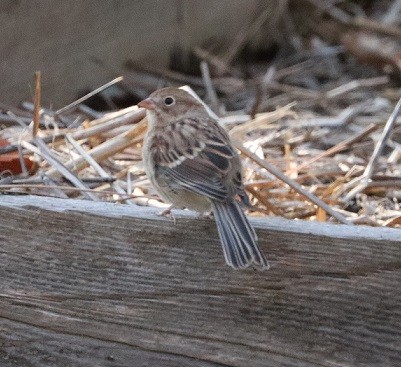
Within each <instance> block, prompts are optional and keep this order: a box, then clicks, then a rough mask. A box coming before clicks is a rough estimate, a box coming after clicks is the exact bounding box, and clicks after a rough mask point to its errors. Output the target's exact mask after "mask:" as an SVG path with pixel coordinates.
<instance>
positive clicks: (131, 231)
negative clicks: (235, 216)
mask: <svg viewBox="0 0 401 367" xmlns="http://www.w3.org/2000/svg"><path fill="white" fill-rule="evenodd" d="M155 213H156V210H155V209H151V208H137V207H130V206H124V205H116V204H104V203H103V204H102V203H93V202H89V201H77V200H60V199H50V198H41V197H25V196H0V279H1V282H0V365H1V366H13V367H14V366H22V365H23V366H52V367H53V366H167V367H168V366H204V367H211V366H247V367H248V366H254V367H262V366H263V367H265V366H305V367H306V366H308V367H310V366H330V367H334V366H336V367H337V366H383V367H384V366H386V367H388V366H399V365H401V289H400V284H401V236H400V234H401V232H400V231H399V230H395V229H385V228H368V227H351V226H343V225H330V224H322V223H308V222H301V221H298V222H296V221H286V220H283V219H277V218H271V219H270V218H269V219H253V223H254V224H255V226H256V228H257V232H258V234H259V236H260V244H261V247H262V248H263V250H264V251H265V252H266V253H267V254H268V257H269V259H270V260H271V262H272V268H271V270H269V271H267V272H260V271H255V270H252V269H249V270H245V271H234V270H232V269H231V268H229V267H227V266H225V265H224V260H223V256H222V252H221V249H220V245H219V241H218V238H217V232H216V229H215V226H214V223H213V221H211V220H207V219H202V220H199V219H196V218H195V216H194V215H192V214H191V213H188V212H176V223H175V224H174V223H173V222H172V221H171V220H169V219H166V218H163V217H159V216H157V215H155Z"/></svg>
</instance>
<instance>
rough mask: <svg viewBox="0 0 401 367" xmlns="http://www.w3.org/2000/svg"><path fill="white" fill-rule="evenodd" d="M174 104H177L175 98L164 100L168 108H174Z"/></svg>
mask: <svg viewBox="0 0 401 367" xmlns="http://www.w3.org/2000/svg"><path fill="white" fill-rule="evenodd" d="M174 103H175V99H174V97H171V96H168V97H166V98H164V104H165V105H166V106H172V105H173V104H174Z"/></svg>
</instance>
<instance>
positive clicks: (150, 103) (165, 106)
mask: <svg viewBox="0 0 401 367" xmlns="http://www.w3.org/2000/svg"><path fill="white" fill-rule="evenodd" d="M138 106H139V107H143V108H145V109H146V110H147V115H148V117H149V122H150V123H151V124H152V123H153V124H158V125H167V124H169V123H170V122H172V121H176V120H177V119H181V118H186V117H191V116H199V114H201V115H204V114H205V113H206V110H205V108H204V106H203V105H202V103H200V102H199V101H197V100H196V99H195V98H194V97H192V96H191V95H190V94H189V93H188V92H185V91H184V90H182V89H178V88H172V87H168V88H163V89H159V90H157V91H155V92H153V93H152V94H151V95H150V96H149V97H148V98H146V99H144V100H143V101H141V102H139V103H138Z"/></svg>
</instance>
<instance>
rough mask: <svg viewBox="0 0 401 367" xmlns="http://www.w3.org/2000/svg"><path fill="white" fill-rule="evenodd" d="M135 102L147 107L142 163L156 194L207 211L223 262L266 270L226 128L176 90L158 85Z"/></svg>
mask: <svg viewBox="0 0 401 367" xmlns="http://www.w3.org/2000/svg"><path fill="white" fill-rule="evenodd" d="M138 106H140V107H144V108H146V109H147V117H148V124H149V126H148V132H147V134H146V137H145V141H144V147H143V161H144V165H145V170H146V173H147V175H148V177H149V179H150V181H151V183H152V185H153V186H154V188H155V189H156V191H157V192H158V194H159V195H160V196H161V197H162V198H163V200H165V201H167V202H169V203H171V204H173V205H174V206H175V207H178V208H188V209H191V210H195V211H198V212H201V213H205V212H207V211H209V210H210V209H212V210H213V212H214V216H215V219H216V224H217V229H218V232H219V235H220V240H221V244H222V247H223V252H224V257H225V260H226V263H227V264H228V265H230V266H232V267H233V268H236V269H237V268H245V267H247V266H249V265H250V264H252V263H254V264H256V265H259V266H261V267H262V268H265V269H266V268H268V267H269V265H268V262H267V260H266V258H265V257H264V255H263V253H262V252H261V251H260V249H259V247H258V245H257V236H256V233H255V231H254V229H253V228H252V226H251V225H250V223H249V222H248V220H247V218H246V216H245V215H244V213H243V211H242V209H241V207H240V204H239V203H238V200H240V201H242V202H243V203H248V198H247V196H246V193H245V191H244V188H243V184H242V172H241V171H242V169H241V162H240V158H239V156H238V154H237V152H236V150H235V149H234V147H233V146H232V144H231V141H230V138H229V136H228V134H227V132H226V131H225V130H224V129H223V128H222V127H221V126H220V125H219V124H218V122H217V121H215V120H214V119H212V118H211V117H210V116H209V114H208V113H207V111H206V109H205V107H204V106H203V105H202V103H200V102H198V101H197V100H196V99H195V98H194V97H192V96H191V95H190V94H189V93H187V92H185V91H183V90H181V89H177V88H164V89H160V90H158V91H156V92H154V93H152V94H151V95H150V96H149V98H147V99H145V100H143V101H142V102H140V103H139V104H138Z"/></svg>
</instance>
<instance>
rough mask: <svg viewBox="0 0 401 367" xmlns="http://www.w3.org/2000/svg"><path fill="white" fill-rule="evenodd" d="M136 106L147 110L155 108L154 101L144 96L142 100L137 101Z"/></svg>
mask: <svg viewBox="0 0 401 367" xmlns="http://www.w3.org/2000/svg"><path fill="white" fill-rule="evenodd" d="M138 107H142V108H145V109H147V110H154V109H155V108H156V104H155V102H153V100H152V99H150V98H146V99H144V100H143V101H141V102H139V103H138Z"/></svg>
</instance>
